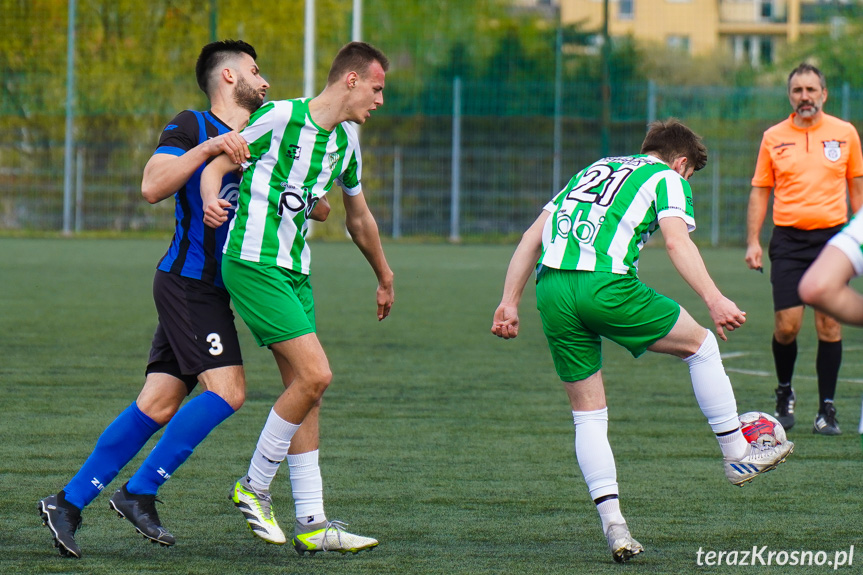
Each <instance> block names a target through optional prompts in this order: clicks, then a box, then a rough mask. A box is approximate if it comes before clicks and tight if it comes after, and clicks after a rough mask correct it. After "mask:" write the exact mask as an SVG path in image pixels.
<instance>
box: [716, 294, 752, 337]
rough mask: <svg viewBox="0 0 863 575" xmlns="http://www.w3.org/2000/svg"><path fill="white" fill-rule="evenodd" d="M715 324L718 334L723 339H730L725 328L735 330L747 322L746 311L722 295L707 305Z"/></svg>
mask: <svg viewBox="0 0 863 575" xmlns="http://www.w3.org/2000/svg"><path fill="white" fill-rule="evenodd" d="M707 309H708V311H709V312H710V318H711V319H712V320H713V325H714V326H716V334H717V335H718V336H719V337H720V338H721V339H722V341H728V337H727V336H726V335H725V331H724V330H728V331H734V330H735V329H737V328H739V327H742V326H743V324H744V323H746V312H745V311H741V310H740V309H739V308H738V307H737V305H736V304H735V303H734V302H733V301H731V300H730V299H728V298H727V297H725V296H721V297H720V298H719V299H717V300H716V301H715V302H713V303H711V304H710V305H708V306H707Z"/></svg>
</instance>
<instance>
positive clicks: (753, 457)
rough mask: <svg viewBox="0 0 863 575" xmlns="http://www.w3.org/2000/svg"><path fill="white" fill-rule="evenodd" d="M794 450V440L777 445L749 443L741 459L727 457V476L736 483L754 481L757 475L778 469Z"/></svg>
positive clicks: (741, 483)
mask: <svg viewBox="0 0 863 575" xmlns="http://www.w3.org/2000/svg"><path fill="white" fill-rule="evenodd" d="M792 451H794V442H792V441H786V442H785V443H781V444H779V445H776V446H769V445H758V444H757V443H751V444H749V450H748V451H747V452H746V454H745V455H744V456H743V457H741V458H740V459H734V460H731V459H726V460H725V461H724V464H725V477H726V478H728V481H730V482H731V483H733V484H734V485H743V484H744V483H746V482H748V481H752V480H753V479H754V478H755V476H756V475H760V474H762V473H767V472H768V471H772V470H774V469H776V466H777V465H779V464H780V463H782V462H783V461H785V458H786V457H788V456H789V455H790V454H791V452H792Z"/></svg>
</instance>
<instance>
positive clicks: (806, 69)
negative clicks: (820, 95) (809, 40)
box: [788, 62, 827, 92]
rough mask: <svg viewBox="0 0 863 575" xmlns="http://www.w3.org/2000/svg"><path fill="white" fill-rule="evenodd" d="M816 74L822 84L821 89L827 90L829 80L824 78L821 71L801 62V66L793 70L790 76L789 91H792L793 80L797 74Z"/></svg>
mask: <svg viewBox="0 0 863 575" xmlns="http://www.w3.org/2000/svg"><path fill="white" fill-rule="evenodd" d="M809 73H812V74H815V75H816V76H818V80H819V81H820V82H821V89H822V90H825V89H827V78H825V77H824V74H822V73H821V70H819V69H818V68H816V67H815V66H813V65H812V64H810V63H808V62H801V63H800V65H799V66H797V67H796V68H794V69H793V70H791V73H790V74H788V91H789V92H790V91H791V78H793V77H794V76H796V75H797V74H809Z"/></svg>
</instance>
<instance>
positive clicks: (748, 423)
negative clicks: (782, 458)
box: [740, 411, 787, 447]
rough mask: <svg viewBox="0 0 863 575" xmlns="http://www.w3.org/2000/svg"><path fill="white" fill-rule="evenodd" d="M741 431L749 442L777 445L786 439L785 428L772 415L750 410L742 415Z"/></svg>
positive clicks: (761, 444)
mask: <svg viewBox="0 0 863 575" xmlns="http://www.w3.org/2000/svg"><path fill="white" fill-rule="evenodd" d="M740 425H741V428H740V431H741V432H742V433H743V437H745V438H746V441H748V442H749V443H755V444H757V445H759V446H767V447H775V446H777V445H782V444H783V443H785V441H786V439H787V438H786V436H785V428H784V427H782V424H781V423H779V422H778V421H776V419H775V418H774V417H773V416H772V415H768V414H766V413H763V412H761V411H750V412H749V413H744V414H743V415H741V416H740Z"/></svg>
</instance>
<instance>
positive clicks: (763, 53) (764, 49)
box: [759, 36, 773, 64]
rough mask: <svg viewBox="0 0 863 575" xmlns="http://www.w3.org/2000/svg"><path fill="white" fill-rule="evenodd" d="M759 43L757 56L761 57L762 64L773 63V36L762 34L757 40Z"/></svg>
mask: <svg viewBox="0 0 863 575" xmlns="http://www.w3.org/2000/svg"><path fill="white" fill-rule="evenodd" d="M759 44H761V49H760V50H759V57H760V58H761V63H762V64H772V63H773V38H770V37H769V36H762V37H761V39H760V40H759Z"/></svg>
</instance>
